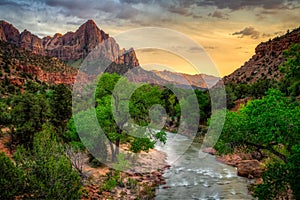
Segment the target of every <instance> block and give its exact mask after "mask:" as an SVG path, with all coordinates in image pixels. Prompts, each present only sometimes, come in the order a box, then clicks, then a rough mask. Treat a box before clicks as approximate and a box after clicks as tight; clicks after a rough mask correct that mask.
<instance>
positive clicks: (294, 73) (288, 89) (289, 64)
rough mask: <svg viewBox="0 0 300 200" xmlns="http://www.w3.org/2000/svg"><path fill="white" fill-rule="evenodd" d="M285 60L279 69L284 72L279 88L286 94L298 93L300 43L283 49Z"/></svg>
mask: <svg viewBox="0 0 300 200" xmlns="http://www.w3.org/2000/svg"><path fill="white" fill-rule="evenodd" d="M284 56H285V58H286V62H284V63H283V64H282V65H281V67H280V69H281V71H282V72H284V73H285V77H284V79H283V81H282V84H281V89H282V91H284V92H285V93H286V94H287V95H291V96H298V95H300V44H292V45H291V46H290V48H289V49H288V50H286V51H284Z"/></svg>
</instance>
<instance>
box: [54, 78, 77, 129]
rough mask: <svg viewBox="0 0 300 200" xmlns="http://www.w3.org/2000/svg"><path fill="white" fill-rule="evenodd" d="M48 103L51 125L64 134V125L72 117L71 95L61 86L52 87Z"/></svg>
mask: <svg viewBox="0 0 300 200" xmlns="http://www.w3.org/2000/svg"><path fill="white" fill-rule="evenodd" d="M51 89H52V90H53V92H52V94H51V96H50V98H49V101H50V109H51V115H52V116H51V123H52V124H53V125H54V127H55V128H56V129H57V130H59V131H61V132H64V130H65V126H66V123H67V122H68V120H69V119H70V118H71V115H72V94H71V91H70V89H69V88H67V87H66V86H65V85H63V84H59V85H53V86H52V87H51Z"/></svg>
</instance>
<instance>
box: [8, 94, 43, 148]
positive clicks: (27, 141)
mask: <svg viewBox="0 0 300 200" xmlns="http://www.w3.org/2000/svg"><path fill="white" fill-rule="evenodd" d="M11 119H12V128H11V136H12V142H13V143H16V144H23V145H25V146H26V147H30V146H31V145H32V141H33V136H34V133H36V132H40V131H41V130H42V126H43V124H44V123H46V122H47V121H48V119H49V104H48V102H47V100H46V98H45V96H44V95H43V94H36V95H35V94H32V93H24V94H22V95H17V96H15V97H14V98H13V99H12V110H11Z"/></svg>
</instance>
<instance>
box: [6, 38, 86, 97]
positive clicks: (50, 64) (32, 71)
mask: <svg viewBox="0 0 300 200" xmlns="http://www.w3.org/2000/svg"><path fill="white" fill-rule="evenodd" d="M77 75H78V72H77V70H76V69H74V68H73V67H70V66H67V65H66V64H65V63H64V62H63V61H61V60H59V59H58V58H55V57H46V56H41V55H38V54H34V53H32V52H30V51H27V50H24V49H23V48H20V47H17V46H16V45H14V44H11V43H8V42H3V41H0V85H1V87H0V96H1V95H4V96H5V95H7V94H12V93H15V92H17V93H18V92H22V91H23V90H24V88H25V85H26V83H28V82H29V81H31V82H36V83H39V84H42V83H46V84H60V83H62V84H67V85H72V84H73V83H74V81H75V78H76V76H77ZM77 77H79V78H80V79H81V80H82V81H86V80H87V78H88V77H87V76H86V75H85V74H83V73H80V76H77Z"/></svg>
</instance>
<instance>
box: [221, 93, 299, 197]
mask: <svg viewBox="0 0 300 200" xmlns="http://www.w3.org/2000/svg"><path fill="white" fill-rule="evenodd" d="M299 143H300V105H299V103H295V102H293V101H291V99H289V98H287V97H284V95H283V94H282V93H281V92H280V91H278V90H274V89H271V90H269V91H268V92H267V93H266V96H265V97H263V98H262V99H260V100H253V101H250V102H248V104H247V105H246V106H244V107H242V108H241V109H240V110H239V111H238V112H236V113H234V112H228V114H227V116H226V122H225V125H224V128H223V130H222V134H221V136H220V139H219V141H218V143H217V145H216V146H215V148H216V149H217V150H218V151H219V152H230V151H233V150H234V148H236V147H247V149H248V150H256V151H259V152H261V151H264V152H267V153H268V154H269V155H270V157H271V159H272V160H273V161H274V162H271V163H269V165H268V167H267V171H266V172H265V173H264V174H263V180H264V183H263V184H262V185H259V186H258V187H257V189H256V196H257V197H259V199H272V198H278V197H279V195H280V194H284V193H285V192H286V190H287V188H288V187H291V188H292V190H293V192H294V195H295V196H297V197H298V196H299V192H298V191H299V187H300V186H299V175H298V174H299V159H300V153H299V152H300V150H299V149H300V148H299Z"/></svg>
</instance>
